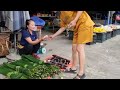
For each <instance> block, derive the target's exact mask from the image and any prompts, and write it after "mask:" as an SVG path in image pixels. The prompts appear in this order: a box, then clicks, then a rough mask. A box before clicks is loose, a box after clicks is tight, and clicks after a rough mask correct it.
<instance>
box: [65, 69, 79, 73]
mask: <svg viewBox="0 0 120 90" xmlns="http://www.w3.org/2000/svg"><path fill="white" fill-rule="evenodd" d="M76 71H77V70H73V69H72V68H70V69H69V70H67V69H66V70H65V73H74V74H75V73H76Z"/></svg>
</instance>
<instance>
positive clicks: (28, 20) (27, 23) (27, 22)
mask: <svg viewBox="0 0 120 90" xmlns="http://www.w3.org/2000/svg"><path fill="white" fill-rule="evenodd" d="M30 21H33V20H32V19H27V20H26V29H28V28H27V25H29V24H30ZM33 22H34V21H33Z"/></svg>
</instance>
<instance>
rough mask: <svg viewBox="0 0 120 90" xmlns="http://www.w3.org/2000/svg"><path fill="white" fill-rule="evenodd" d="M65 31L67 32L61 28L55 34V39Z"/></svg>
mask: <svg viewBox="0 0 120 90" xmlns="http://www.w3.org/2000/svg"><path fill="white" fill-rule="evenodd" d="M63 31H65V27H61V28H60V29H59V30H58V31H57V32H56V33H55V34H53V37H56V36H58V35H60V34H61V33H62V32H63Z"/></svg>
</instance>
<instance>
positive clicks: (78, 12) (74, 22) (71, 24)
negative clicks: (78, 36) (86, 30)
mask: <svg viewBox="0 0 120 90" xmlns="http://www.w3.org/2000/svg"><path fill="white" fill-rule="evenodd" d="M82 12H83V11H77V14H76V17H75V18H74V19H73V20H72V21H71V22H70V23H69V24H68V28H71V27H74V26H75V25H76V22H77V21H78V19H79V17H80V15H81V14H82Z"/></svg>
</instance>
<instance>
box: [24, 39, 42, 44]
mask: <svg viewBox="0 0 120 90" xmlns="http://www.w3.org/2000/svg"><path fill="white" fill-rule="evenodd" d="M26 41H27V42H28V43H30V44H32V45H36V44H38V43H40V42H41V41H44V39H43V38H41V39H36V40H35V41H32V40H31V38H30V37H27V38H26Z"/></svg>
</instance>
